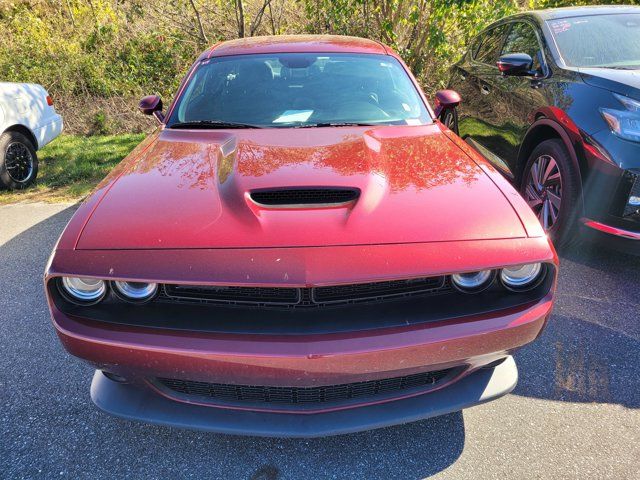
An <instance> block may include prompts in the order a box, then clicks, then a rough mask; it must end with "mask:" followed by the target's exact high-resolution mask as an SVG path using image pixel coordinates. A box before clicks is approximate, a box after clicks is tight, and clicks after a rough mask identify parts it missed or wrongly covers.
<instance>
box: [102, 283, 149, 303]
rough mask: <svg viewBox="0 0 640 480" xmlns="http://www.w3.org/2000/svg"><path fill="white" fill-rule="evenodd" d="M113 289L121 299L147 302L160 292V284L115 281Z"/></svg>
mask: <svg viewBox="0 0 640 480" xmlns="http://www.w3.org/2000/svg"><path fill="white" fill-rule="evenodd" d="M113 291H114V292H115V293H116V295H117V296H118V297H119V298H120V299H122V300H124V301H126V302H132V303H146V302H148V301H149V300H151V299H152V298H153V297H155V295H156V293H158V284H157V283H146V282H118V281H114V282H113Z"/></svg>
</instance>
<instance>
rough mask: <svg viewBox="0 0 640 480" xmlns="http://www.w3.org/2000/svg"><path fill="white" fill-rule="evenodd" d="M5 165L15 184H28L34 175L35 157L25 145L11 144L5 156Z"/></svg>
mask: <svg viewBox="0 0 640 480" xmlns="http://www.w3.org/2000/svg"><path fill="white" fill-rule="evenodd" d="M4 165H5V168H6V169H7V173H8V174H9V177H10V178H11V180H13V181H14V182H17V183H25V182H28V181H29V180H30V179H31V176H32V175H33V155H31V152H30V151H29V148H27V146H26V145H25V144H23V143H19V142H15V143H10V144H9V146H8V147H7V151H6V152H5V154H4Z"/></svg>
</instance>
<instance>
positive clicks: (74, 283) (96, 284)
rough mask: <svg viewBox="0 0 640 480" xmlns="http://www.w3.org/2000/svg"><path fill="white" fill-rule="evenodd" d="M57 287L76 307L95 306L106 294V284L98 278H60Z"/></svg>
mask: <svg viewBox="0 0 640 480" xmlns="http://www.w3.org/2000/svg"><path fill="white" fill-rule="evenodd" d="M58 287H59V290H60V292H61V293H62V295H63V296H64V297H65V298H66V299H67V300H68V301H70V302H71V303H75V304H77V305H95V304H96V303H98V302H99V301H100V300H102V299H103V298H104V296H105V295H106V294H107V283H106V282H105V281H104V280H100V279H99V278H88V277H61V278H60V280H59V282H58Z"/></svg>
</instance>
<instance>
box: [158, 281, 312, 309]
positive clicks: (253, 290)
mask: <svg viewBox="0 0 640 480" xmlns="http://www.w3.org/2000/svg"><path fill="white" fill-rule="evenodd" d="M165 293H166V295H167V296H168V297H170V298H176V299H185V300H189V299H192V300H201V301H205V302H206V301H214V302H225V303H227V302H228V303H258V304H262V303H267V304H269V303H271V304H281V305H292V304H296V303H298V302H299V301H300V289H298V288H265V287H233V286H229V287H217V286H216V287H213V286H204V285H202V286H201V285H198V286H192V285H166V286H165Z"/></svg>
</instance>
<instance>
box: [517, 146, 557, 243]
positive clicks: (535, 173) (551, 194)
mask: <svg viewBox="0 0 640 480" xmlns="http://www.w3.org/2000/svg"><path fill="white" fill-rule="evenodd" d="M524 197H525V200H526V201H527V203H528V204H529V206H530V207H531V208H532V209H533V211H534V212H535V214H536V215H537V216H538V219H539V220H540V224H541V225H542V227H543V228H544V229H545V230H549V229H551V227H553V225H555V223H556V222H557V221H558V217H559V215H560V208H561V207H562V176H561V175H560V169H559V168H558V163H557V162H556V161H555V159H554V158H553V157H552V156H551V155H541V156H539V157H538V158H537V159H536V160H535V161H534V162H533V165H531V170H529V175H528V177H527V185H526V188H525V192H524Z"/></svg>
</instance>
